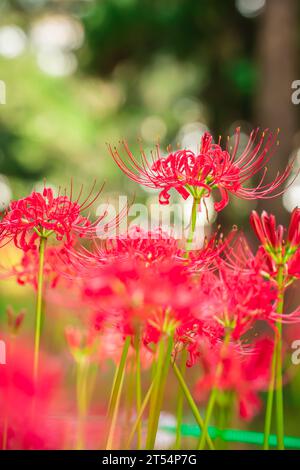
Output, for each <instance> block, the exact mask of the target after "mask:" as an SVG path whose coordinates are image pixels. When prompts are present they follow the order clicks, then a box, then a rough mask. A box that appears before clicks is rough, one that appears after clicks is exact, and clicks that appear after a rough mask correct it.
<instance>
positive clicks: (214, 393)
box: [198, 387, 218, 450]
mask: <svg viewBox="0 0 300 470" xmlns="http://www.w3.org/2000/svg"><path fill="white" fill-rule="evenodd" d="M217 394H218V389H217V388H216V387H214V388H213V390H212V392H211V394H210V397H209V401H208V405H207V410H206V413H205V419H204V424H203V429H202V434H201V437H200V440H199V445H198V450H203V449H204V447H205V441H206V436H207V430H208V425H209V421H210V418H211V415H212V412H213V409H214V406H215V402H216V397H217Z"/></svg>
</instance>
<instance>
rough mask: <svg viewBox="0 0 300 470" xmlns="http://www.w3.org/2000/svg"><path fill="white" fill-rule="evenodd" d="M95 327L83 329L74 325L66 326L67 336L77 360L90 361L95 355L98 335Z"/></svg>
mask: <svg viewBox="0 0 300 470" xmlns="http://www.w3.org/2000/svg"><path fill="white" fill-rule="evenodd" d="M96 333H97V331H96V329H94V328H89V329H83V328H78V327H77V328H76V327H74V326H67V327H66V328H65V337H66V340H67V344H68V346H69V349H70V352H71V354H72V356H73V357H74V359H75V361H77V362H81V361H90V360H91V359H92V356H94V355H95V352H96V347H97V341H98V337H97V335H96Z"/></svg>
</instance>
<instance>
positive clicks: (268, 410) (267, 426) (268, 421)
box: [263, 341, 277, 450]
mask: <svg viewBox="0 0 300 470" xmlns="http://www.w3.org/2000/svg"><path fill="white" fill-rule="evenodd" d="M276 343H277V341H276ZM276 343H275V345H274V351H273V357H272V366H271V377H270V383H269V388H268V397H267V406H266V416H265V426H264V445H263V448H264V450H269V440H270V433H271V422H272V409H273V398H274V388H275V373H276Z"/></svg>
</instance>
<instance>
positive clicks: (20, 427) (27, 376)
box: [0, 340, 63, 450]
mask: <svg viewBox="0 0 300 470" xmlns="http://www.w3.org/2000/svg"><path fill="white" fill-rule="evenodd" d="M6 344H7V350H8V351H7V364H6V365H5V366H4V367H2V368H1V374H0V416H1V418H0V442H1V443H3V442H5V441H6V444H5V448H6V449H12V450H18V449H23V450H48V449H59V448H61V446H62V443H63V429H62V426H61V423H59V425H58V424H57V425H55V422H54V420H53V419H52V415H53V413H54V410H55V408H54V406H55V407H56V410H58V409H59V406H57V399H58V397H59V395H58V387H59V384H60V371H59V369H58V368H57V365H56V363H55V362H53V361H52V360H51V359H49V358H48V357H46V356H44V355H43V356H42V365H43V367H41V372H40V375H39V378H38V381H37V382H35V381H34V380H33V377H32V354H33V352H32V348H31V347H29V346H28V345H27V343H24V342H22V343H20V342H19V340H18V342H16V341H13V340H12V341H9V340H7V341H6ZM5 436H6V438H5Z"/></svg>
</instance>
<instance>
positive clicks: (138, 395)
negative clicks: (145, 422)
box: [136, 338, 142, 450]
mask: <svg viewBox="0 0 300 470" xmlns="http://www.w3.org/2000/svg"><path fill="white" fill-rule="evenodd" d="M140 353H141V351H140V340H139V338H137V342H136V412H137V415H139V413H140V411H141V407H142V386H141V354H140ZM141 447H142V422H141V421H139V422H138V425H137V449H138V450H139V449H141Z"/></svg>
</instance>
